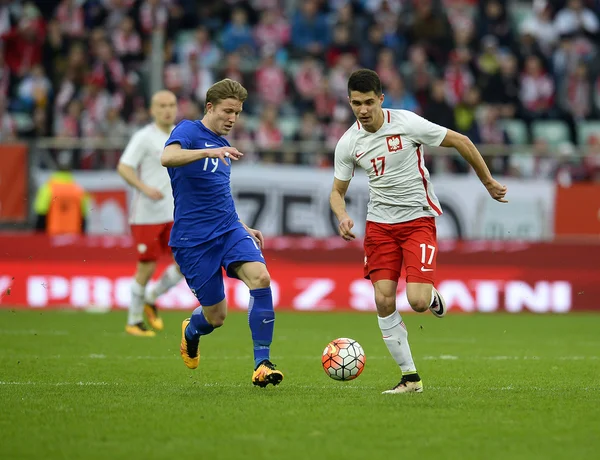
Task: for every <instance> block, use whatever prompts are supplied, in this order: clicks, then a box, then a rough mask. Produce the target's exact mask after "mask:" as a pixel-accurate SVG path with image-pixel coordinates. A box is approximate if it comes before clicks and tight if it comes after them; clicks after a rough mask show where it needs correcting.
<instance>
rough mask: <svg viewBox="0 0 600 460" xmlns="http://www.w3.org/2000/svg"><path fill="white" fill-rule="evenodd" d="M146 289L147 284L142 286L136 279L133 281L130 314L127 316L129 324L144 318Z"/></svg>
mask: <svg viewBox="0 0 600 460" xmlns="http://www.w3.org/2000/svg"><path fill="white" fill-rule="evenodd" d="M145 291H146V286H142V285H141V284H139V283H138V282H137V281H136V280H135V279H134V280H132V281H131V302H129V316H128V318H127V324H129V325H130V326H132V325H134V324H137V323H141V322H142V321H143V320H144V292H145Z"/></svg>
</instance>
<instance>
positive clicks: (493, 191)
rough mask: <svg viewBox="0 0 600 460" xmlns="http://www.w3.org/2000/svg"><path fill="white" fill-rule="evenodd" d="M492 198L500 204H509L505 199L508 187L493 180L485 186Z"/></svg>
mask: <svg viewBox="0 0 600 460" xmlns="http://www.w3.org/2000/svg"><path fill="white" fill-rule="evenodd" d="M485 188H487V191H488V193H489V194H490V196H491V197H492V198H493V199H494V200H496V201H499V202H500V203H508V200H506V199H504V197H505V196H506V191H507V188H506V185H502V184H501V183H500V182H498V181H496V180H494V179H492V180H491V181H490V182H488V183H487V184H486V185H485Z"/></svg>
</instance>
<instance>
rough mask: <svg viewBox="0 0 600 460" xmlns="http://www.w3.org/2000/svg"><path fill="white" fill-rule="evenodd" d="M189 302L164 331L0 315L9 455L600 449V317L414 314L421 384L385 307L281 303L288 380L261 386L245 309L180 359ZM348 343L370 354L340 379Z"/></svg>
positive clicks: (281, 359)
mask: <svg viewBox="0 0 600 460" xmlns="http://www.w3.org/2000/svg"><path fill="white" fill-rule="evenodd" d="M184 317H185V312H173V313H165V314H164V318H165V322H166V330H165V331H164V332H163V333H161V334H160V335H158V336H157V337H156V338H153V339H146V338H135V337H130V336H127V335H126V334H125V333H124V322H125V313H123V312H111V313H109V314H105V315H100V314H90V313H85V312H68V311H31V310H30V311H22V310H8V309H5V310H0V458H1V459H11V460H12V459H84V458H85V459H111V460H116V459H138V458H139V459H187V458H190V459H192V458H193V459H211V460H212V459H274V458H276V459H284V460H286V459H309V460H320V459H330V458H335V459H344V460H347V459H371V458H373V459H383V458H390V459H401V458H411V459H415V460H416V459H418V460H422V459H486V460H487V459H507V458H508V459H511V460H516V459H528V460H531V459H570V460H571V459H572V460H575V459H577V460H579V459H588V458H589V459H591V458H598V452H599V451H600V334H599V329H600V315H592V314H589V315H583V314H572V315H567V316H550V315H548V316H545V315H544V316H534V315H515V316H511V315H460V314H457V315H449V316H448V317H446V318H444V319H437V318H434V317H433V316H432V315H430V314H424V315H416V314H410V315H405V317H404V318H405V322H406V324H407V326H408V328H409V333H410V335H409V337H410V340H411V347H412V350H413V354H414V357H415V361H416V363H417V366H418V369H419V372H420V374H421V376H422V378H423V382H424V384H425V391H424V392H423V393H422V394H410V395H381V394H380V393H381V391H382V390H385V389H388V388H390V387H391V386H393V385H394V384H395V383H397V381H398V380H399V371H398V369H397V367H396V365H395V364H394V362H393V361H392V359H391V357H390V356H389V355H388V351H387V349H386V348H385V345H384V343H383V341H382V340H381V334H380V331H379V329H378V327H377V320H376V317H375V314H374V313H371V314H365V313H354V314H353V313H335V314H333V313H283V312H282V313H279V314H278V316H277V323H276V328H275V341H274V344H273V351H272V353H273V356H272V359H273V361H274V362H275V363H276V364H277V365H278V368H280V369H281V370H282V371H283V372H284V373H285V379H284V381H283V382H282V384H281V385H279V386H278V387H275V388H274V387H269V388H266V389H260V388H255V387H253V386H252V384H251V382H250V377H251V373H252V367H253V362H252V357H251V354H252V353H251V340H250V333H249V330H248V326H247V321H246V316H245V314H241V313H232V314H231V315H230V316H229V318H228V319H227V321H226V324H225V327H224V328H222V329H220V330H217V331H215V333H213V334H212V335H211V336H210V337H206V338H204V339H202V340H201V353H202V358H201V362H200V367H199V368H198V369H197V370H195V371H190V370H188V369H187V368H185V366H184V365H183V362H182V361H181V358H180V357H179V340H180V324H181V320H182V319H183V318H184ZM337 337H351V338H354V339H356V340H358V341H359V342H360V343H361V344H362V346H363V348H364V349H365V353H366V356H367V362H366V367H365V370H364V372H363V374H362V375H361V376H360V377H359V378H358V379H356V380H354V381H352V382H336V381H334V380H331V379H329V378H328V377H327V376H326V375H325V373H324V372H323V370H322V368H321V362H320V358H321V353H322V351H323V349H324V348H325V346H326V345H327V343H328V342H329V341H330V340H331V339H334V338H337Z"/></svg>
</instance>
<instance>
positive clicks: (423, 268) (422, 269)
mask: <svg viewBox="0 0 600 460" xmlns="http://www.w3.org/2000/svg"><path fill="white" fill-rule="evenodd" d="M421 271H422V272H432V271H433V268H425V265H423V266H422V267H421Z"/></svg>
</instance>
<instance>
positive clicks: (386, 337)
mask: <svg viewBox="0 0 600 460" xmlns="http://www.w3.org/2000/svg"><path fill="white" fill-rule="evenodd" d="M390 337H391V335H384V336H383V338H384V339H389V338H390Z"/></svg>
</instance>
